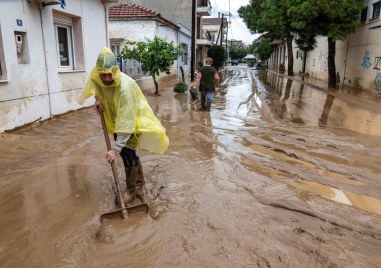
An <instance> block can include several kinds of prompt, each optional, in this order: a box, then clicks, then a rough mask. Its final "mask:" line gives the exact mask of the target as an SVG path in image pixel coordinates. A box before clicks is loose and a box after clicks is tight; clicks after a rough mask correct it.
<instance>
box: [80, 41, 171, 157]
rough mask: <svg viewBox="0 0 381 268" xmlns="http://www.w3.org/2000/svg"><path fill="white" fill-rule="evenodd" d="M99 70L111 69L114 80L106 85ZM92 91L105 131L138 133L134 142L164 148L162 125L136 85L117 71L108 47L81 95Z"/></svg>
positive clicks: (157, 149) (153, 149)
mask: <svg viewBox="0 0 381 268" xmlns="http://www.w3.org/2000/svg"><path fill="white" fill-rule="evenodd" d="M100 73H112V75H113V80H114V82H113V83H112V84H111V85H109V86H106V85H105V84H103V82H102V80H101V79H100V77H99V74H100ZM93 95H95V96H97V98H98V99H99V100H100V101H101V103H102V105H103V109H104V117H105V121H106V126H107V130H108V132H110V133H131V134H137V136H138V137H139V138H138V141H137V146H138V148H140V149H143V150H147V151H150V152H153V153H158V154H163V153H164V152H165V151H166V150H167V148H168V145H169V141H168V137H167V136H166V134H165V128H164V127H163V126H162V125H161V123H160V121H159V120H158V119H157V118H156V116H155V114H154V113H153V111H152V109H151V107H150V106H149V104H148V102H147V100H146V98H145V96H144V95H143V93H142V91H141V89H140V87H139V85H138V84H137V83H136V82H135V81H134V80H133V79H132V78H131V77H129V76H127V75H126V74H124V73H121V72H120V71H119V67H118V66H117V63H116V59H115V56H114V54H113V53H112V51H111V50H110V49H109V48H103V49H102V50H101V52H100V54H99V57H98V60H97V63H96V66H95V67H94V68H93V69H92V70H91V73H90V75H89V78H88V79H87V82H86V86H85V89H84V91H83V97H84V98H88V97H90V96H93Z"/></svg>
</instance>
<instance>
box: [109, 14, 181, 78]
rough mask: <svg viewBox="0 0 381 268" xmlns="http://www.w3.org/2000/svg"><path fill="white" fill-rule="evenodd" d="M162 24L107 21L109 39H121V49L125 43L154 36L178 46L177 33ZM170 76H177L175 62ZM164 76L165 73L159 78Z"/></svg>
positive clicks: (150, 21)
mask: <svg viewBox="0 0 381 268" xmlns="http://www.w3.org/2000/svg"><path fill="white" fill-rule="evenodd" d="M160 25H162V23H160V22H158V21H156V20H147V19H144V20H128V21H109V38H114V39H123V40H124V41H122V43H121V48H122V47H123V46H124V45H125V43H126V42H127V41H144V40H145V38H148V39H153V38H154V37H155V36H158V37H160V38H164V39H166V40H167V41H168V42H171V41H173V43H174V46H178V42H179V39H178V38H179V37H178V31H177V30H175V29H173V28H171V27H167V26H160ZM170 72H171V73H172V74H176V75H178V66H177V61H175V62H174V64H173V66H172V67H171V69H170ZM163 76H166V74H165V73H162V74H160V77H163Z"/></svg>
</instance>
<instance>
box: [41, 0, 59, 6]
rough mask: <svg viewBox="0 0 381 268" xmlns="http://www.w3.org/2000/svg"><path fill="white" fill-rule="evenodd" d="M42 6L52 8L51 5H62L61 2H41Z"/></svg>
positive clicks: (53, 0)
mask: <svg viewBox="0 0 381 268" xmlns="http://www.w3.org/2000/svg"><path fill="white" fill-rule="evenodd" d="M41 4H42V6H44V7H45V6H51V5H60V4H61V1H60V0H42V1H41Z"/></svg>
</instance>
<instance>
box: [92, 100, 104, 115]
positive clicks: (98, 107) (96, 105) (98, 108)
mask: <svg viewBox="0 0 381 268" xmlns="http://www.w3.org/2000/svg"><path fill="white" fill-rule="evenodd" d="M93 107H94V109H95V110H96V111H97V112H98V114H100V113H102V112H103V106H102V103H101V102H100V100H99V99H97V100H96V101H95V103H94V105H93Z"/></svg>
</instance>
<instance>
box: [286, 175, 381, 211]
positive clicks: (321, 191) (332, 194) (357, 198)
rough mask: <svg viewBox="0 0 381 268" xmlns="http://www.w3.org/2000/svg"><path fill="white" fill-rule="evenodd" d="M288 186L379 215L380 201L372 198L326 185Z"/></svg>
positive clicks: (301, 183) (313, 183) (302, 183)
mask: <svg viewBox="0 0 381 268" xmlns="http://www.w3.org/2000/svg"><path fill="white" fill-rule="evenodd" d="M289 185H290V186H292V187H295V188H297V189H300V190H303V191H307V192H310V193H314V194H317V195H320V196H322V197H324V198H327V199H329V200H332V201H336V202H339V203H342V204H346V205H351V206H354V207H357V208H360V209H363V210H365V211H368V212H372V213H375V214H378V215H381V200H379V199H376V198H373V197H369V196H364V195H358V194H355V193H352V192H348V191H342V190H339V189H336V188H333V187H329V186H327V185H323V184H319V183H315V182H309V181H304V180H298V181H296V182H292V183H289Z"/></svg>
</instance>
